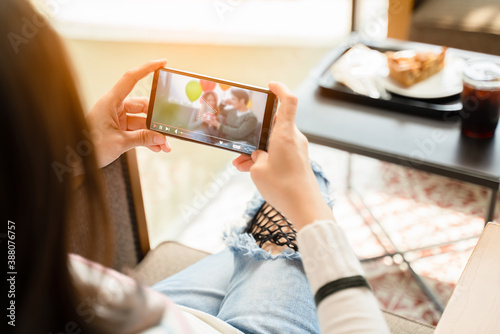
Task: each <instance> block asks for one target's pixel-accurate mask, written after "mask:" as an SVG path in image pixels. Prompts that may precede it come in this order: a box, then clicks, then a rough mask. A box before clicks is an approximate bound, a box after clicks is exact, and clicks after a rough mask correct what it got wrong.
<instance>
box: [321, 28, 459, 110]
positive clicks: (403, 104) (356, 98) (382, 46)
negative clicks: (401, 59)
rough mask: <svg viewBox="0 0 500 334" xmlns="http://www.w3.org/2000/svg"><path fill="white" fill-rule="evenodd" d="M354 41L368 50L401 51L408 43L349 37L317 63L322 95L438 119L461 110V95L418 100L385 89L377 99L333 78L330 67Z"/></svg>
mask: <svg viewBox="0 0 500 334" xmlns="http://www.w3.org/2000/svg"><path fill="white" fill-rule="evenodd" d="M355 44H363V45H365V46H367V47H369V48H370V49H373V50H377V51H379V52H382V53H383V52H386V51H401V50H405V49H408V46H407V45H408V44H406V43H395V42H391V43H387V42H385V43H384V42H379V43H377V42H368V41H360V40H359V39H353V38H351V39H350V41H349V42H347V43H345V44H343V45H341V46H340V47H338V48H336V49H335V50H333V52H331V53H330V55H329V56H328V58H327V59H326V61H323V62H322V65H320V66H321V68H319V73H318V74H319V76H318V85H319V88H320V93H321V94H322V95H324V96H329V97H333V98H336V99H342V100H347V101H351V102H355V103H361V104H367V105H371V106H375V107H379V108H382V109H387V110H393V111H398V112H404V113H411V114H415V115H421V116H425V117H433V118H441V119H449V118H448V117H449V116H452V115H454V114H457V113H458V112H459V111H460V110H461V109H462V103H461V101H460V94H456V95H453V96H448V97H445V98H438V99H417V98H410V97H406V96H402V95H398V94H395V93H393V92H390V91H387V94H384V95H385V96H382V97H380V98H372V97H369V96H365V95H361V94H357V93H355V92H354V91H353V90H352V89H350V88H349V87H347V86H345V85H343V84H341V83H340V82H338V81H337V80H335V78H334V76H333V74H332V73H331V72H330V70H329V69H330V67H331V66H332V65H333V64H334V63H335V62H336V61H337V60H338V59H339V58H340V57H341V56H342V55H343V54H344V53H345V52H347V51H348V50H349V49H350V48H351V47H352V46H354V45H355ZM405 44H406V45H405ZM411 45H412V46H416V47H414V48H415V49H417V50H418V49H421V50H426V44H421V43H411ZM435 47H436V46H435V45H427V50H428V49H429V48H435ZM448 52H450V50H449V51H448Z"/></svg>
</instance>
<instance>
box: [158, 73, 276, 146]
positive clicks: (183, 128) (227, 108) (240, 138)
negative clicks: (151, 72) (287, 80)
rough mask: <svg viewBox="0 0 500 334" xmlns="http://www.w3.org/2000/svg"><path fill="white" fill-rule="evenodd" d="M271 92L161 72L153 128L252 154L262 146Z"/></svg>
mask: <svg viewBox="0 0 500 334" xmlns="http://www.w3.org/2000/svg"><path fill="white" fill-rule="evenodd" d="M266 102H267V94H266V93H262V92H256V91H252V90H247V89H242V88H239V87H233V86H230V85H225V84H221V83H216V82H213V81H209V80H203V79H197V78H193V77H188V76H184V75H180V74H176V73H171V72H167V71H163V70H162V71H160V73H159V76H158V84H157V88H156V97H155V105H154V108H153V114H152V118H151V129H153V130H156V131H161V132H165V133H169V134H172V135H176V136H179V137H184V138H189V139H193V140H196V141H199V142H204V143H208V144H212V145H216V146H222V147H226V148H230V149H232V150H237V151H240V152H242V153H250V152H253V151H254V150H256V149H257V148H258V146H259V138H260V134H261V128H262V121H263V119H264V113H265V110H266Z"/></svg>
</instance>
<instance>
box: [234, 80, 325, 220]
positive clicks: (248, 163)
mask: <svg viewBox="0 0 500 334" xmlns="http://www.w3.org/2000/svg"><path fill="white" fill-rule="evenodd" d="M269 89H270V90H271V91H272V92H273V93H274V94H276V96H277V97H278V99H279V101H280V107H279V109H278V111H277V113H276V116H275V124H274V127H273V130H272V132H271V136H270V140H269V147H268V152H264V151H260V150H258V151H255V152H253V153H252V156H251V157H248V156H245V155H241V156H239V157H238V158H236V159H235V160H234V161H233V164H234V165H235V166H236V168H238V170H240V171H250V174H251V177H252V180H253V182H254V183H255V185H256V186H257V189H258V190H259V192H260V193H261V195H262V196H263V197H264V198H265V199H266V201H268V202H269V203H270V204H271V205H272V206H274V207H275V208H276V209H277V210H279V211H280V212H281V213H282V214H283V215H284V216H285V217H287V218H288V219H290V221H292V223H293V224H294V226H295V227H296V228H298V229H300V228H302V227H303V226H304V225H307V224H309V223H312V222H313V221H315V220H318V219H329V220H333V214H332V211H331V209H330V208H329V207H328V205H327V204H326V202H325V201H324V199H323V197H322V195H321V191H320V189H319V186H318V184H317V182H316V178H315V176H314V172H313V170H312V168H311V165H310V163H309V154H308V149H307V148H308V146H307V144H308V142H307V139H306V137H305V136H304V135H303V134H302V133H301V132H300V131H299V130H298V129H297V127H296V126H295V115H296V113H297V98H296V97H295V96H293V95H292V93H291V91H290V90H289V89H288V88H287V87H286V86H285V85H283V84H281V83H269Z"/></svg>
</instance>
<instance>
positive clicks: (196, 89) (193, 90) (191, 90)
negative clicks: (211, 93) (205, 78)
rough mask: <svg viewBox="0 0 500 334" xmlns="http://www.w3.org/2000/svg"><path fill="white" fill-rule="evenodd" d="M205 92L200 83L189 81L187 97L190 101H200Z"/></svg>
mask: <svg viewBox="0 0 500 334" xmlns="http://www.w3.org/2000/svg"><path fill="white" fill-rule="evenodd" d="M202 92H203V90H202V88H201V85H200V83H199V82H198V81H195V80H193V81H189V82H188V83H187V85H186V95H187V97H188V99H189V101H191V102H194V101H196V100H198V98H199V97H200V96H201V93H202Z"/></svg>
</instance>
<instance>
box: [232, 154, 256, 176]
mask: <svg viewBox="0 0 500 334" xmlns="http://www.w3.org/2000/svg"><path fill="white" fill-rule="evenodd" d="M253 164H254V162H253V160H252V158H251V157H250V156H248V155H244V154H242V155H240V156H239V157H237V158H236V159H234V160H233V166H234V167H236V169H238V170H239V171H240V172H249V171H250V168H251V167H252V166H253Z"/></svg>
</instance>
